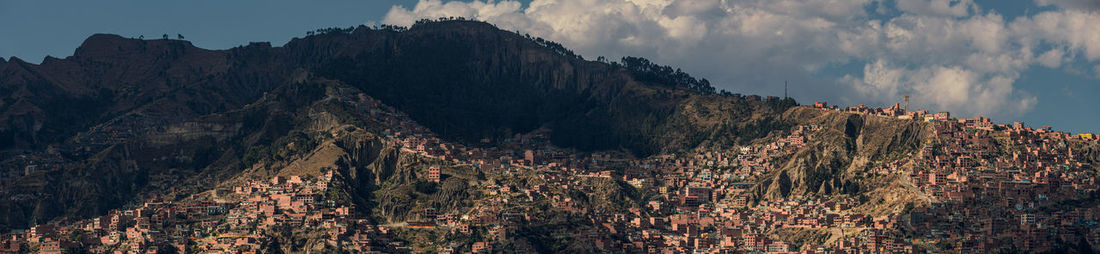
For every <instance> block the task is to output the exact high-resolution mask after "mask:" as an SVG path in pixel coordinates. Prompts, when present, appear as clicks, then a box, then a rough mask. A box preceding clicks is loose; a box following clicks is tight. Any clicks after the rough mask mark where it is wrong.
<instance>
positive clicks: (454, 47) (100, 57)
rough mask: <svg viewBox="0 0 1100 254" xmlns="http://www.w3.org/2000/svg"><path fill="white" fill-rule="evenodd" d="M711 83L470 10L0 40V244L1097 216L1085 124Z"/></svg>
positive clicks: (748, 243) (985, 223)
mask: <svg viewBox="0 0 1100 254" xmlns="http://www.w3.org/2000/svg"><path fill="white" fill-rule="evenodd" d="M714 90H715V89H714V87H711V86H710V84H709V81H706V80H705V79H696V78H694V77H691V76H690V75H687V74H684V73H682V72H679V71H673V68H671V67H668V66H659V65H656V64H653V63H650V62H649V61H648V60H645V59H640V58H624V59H622V60H621V61H618V62H608V61H602V60H601V61H588V60H585V59H583V58H581V57H579V56H577V55H575V54H573V53H572V52H571V51H569V50H568V49H565V48H563V47H561V45H559V44H557V43H553V42H549V41H545V40H543V39H541V38H531V37H529V36H525V35H520V34H517V33H513V32H508V31H503V30H500V29H497V28H496V27H494V26H492V25H490V24H487V23H483V22H474V21H464V20H445V21H422V22H417V24H416V25H414V26H412V27H409V28H398V27H388V26H387V27H381V28H368V27H364V26H361V27H358V28H349V29H338V28H337V29H322V30H318V31H316V32H310V33H309V36H307V37H304V38H295V39H292V40H291V41H290V42H288V43H287V44H286V45H283V46H278V47H272V46H271V45H269V44H266V43H253V44H250V45H247V46H241V47H236V48H232V49H227V50H205V49H200V48H196V47H194V46H193V45H191V44H190V43H189V42H187V41H182V40H139V39H126V38H122V37H119V36H114V35H102V34H100V35H94V36H92V37H89V38H88V39H87V40H86V41H85V42H84V43H83V44H82V45H81V46H80V47H79V48H78V49H77V50H76V52H75V53H74V55H73V56H70V57H66V58H64V59H57V58H48V59H46V60H45V61H43V63H42V64H40V65H35V64H29V63H26V62H24V61H22V60H19V59H15V58H13V59H11V60H10V61H0V96H4V97H2V98H0V232H7V231H9V230H23V229H27V230H28V231H27V232H26V233H19V234H12V235H14V236H15V237H14V238H9V237H4V239H5V240H3V241H2V242H0V252H5V251H12V252H19V251H20V250H42V249H43V248H52V247H51V246H53V245H52V244H54V243H56V244H57V245H59V246H68V247H64V248H68V250H71V251H88V250H96V251H104V252H107V251H127V250H129V251H153V250H156V251H168V252H172V251H176V250H184V249H187V250H192V251H200V252H201V251H218V250H220V251H228V250H233V251H246V250H247V251H259V252H265V253H272V252H326V251H334V252H341V251H347V250H349V249H354V250H376V251H382V252H445V251H446V250H448V249H449V250H454V251H464V250H475V249H481V250H486V249H487V250H492V251H503V252H539V253H560V252H570V253H581V252H618V251H625V252H646V251H672V252H690V251H691V250H718V249H722V250H736V251H746V252H753V251H764V250H768V249H772V248H776V249H788V250H792V251H794V250H820V251H822V252H828V251H846V250H862V251H865V252H914V251H926V250H927V251H943V250H956V249H959V250H962V249H964V248H965V249H967V250H992V249H997V248H1000V249H999V250H1028V251H1040V250H1045V251H1068V250H1069V249H1072V248H1076V249H1074V250H1075V251H1081V250H1086V249H1089V248H1091V247H1089V246H1090V245H1089V244H1090V241H1092V240H1089V239H1091V238H1089V237H1094V236H1095V235H1100V231H1098V230H1097V227H1096V223H1095V222H1096V220H1097V218H1095V215H1094V214H1100V213H1092V212H1093V211H1100V202H1097V199H1096V196H1097V195H1098V194H1097V191H1096V189H1097V184H1098V183H1097V181H1096V175H1097V174H1098V168H1097V166H1095V165H1097V164H1096V163H1097V161H1098V160H1100V152H1098V151H1100V145H1098V143H1097V142H1096V141H1095V140H1089V139H1084V138H1081V137H1076V136H1070V135H1068V134H1065V133H1059V132H1053V131H1050V130H1047V129H1032V128H1025V127H1023V126H1022V125H1020V126H1007V125H994V124H992V123H990V122H988V119H985V120H982V118H976V119H929V120H923V119H924V118H922V117H923V116H917V117H913V116H911V115H904V113H905V112H903V114H896V112H895V113H890V114H887V113H884V112H885V111H872V110H866V109H858V108H857V109H846V110H839V109H830V108H822V107H809V106H798V105H797V103H796V102H794V101H793V100H791V99H778V98H774V97H770V98H761V97H760V96H754V95H748V96H745V95H740V94H733V93H730V92H726V91H722V92H721V93H716V92H715V91H714ZM909 113H911V112H909ZM903 116H908V117H903ZM913 119H917V120H913ZM983 211H988V213H985V214H984V215H982V216H983V217H982V220H979V221H978V222H974V223H971V224H970V225H968V226H967V225H963V226H957V225H962V224H964V223H963V222H964V220H965V219H966V218H968V217H973V216H976V215H977V214H980V213H982V212H983ZM1090 216H1091V217H1090ZM1020 218H1024V219H1025V220H1024V222H1023V223H1008V222H1015V221H1019V220H1020ZM1027 218H1032V219H1034V220H1033V222H1032V223H1028V222H1027V220H1026V219H1027ZM104 221H112V222H111V223H110V224H108V225H104V224H107V223H103V222H104ZM1036 221H1037V222H1036ZM1090 223H1091V224H1090ZM1052 224H1058V225H1060V226H1059V227H1058V230H1057V231H1052V229H1051V227H1049V226H1044V225H1052ZM1050 232H1054V233H1050ZM5 236H8V235H5ZM1016 238H1020V239H1024V238H1026V239H1028V241H1023V242H1019V243H1013V241H1012V239H1016ZM1078 238H1079V239H1078ZM32 239H33V240H32ZM1080 239H1085V240H1080ZM1032 242H1035V243H1044V242H1045V243H1051V244H1049V245H1036V244H1031V243H1032ZM1024 243H1027V244H1028V245H1023V244H1024ZM994 244H999V245H998V246H1004V247H996V248H994V247H993V245H994ZM13 246H14V247H13ZM1081 246H1084V247H1081ZM1091 246H1100V245H1091ZM12 248H15V249H12ZM59 248H61V247H59Z"/></svg>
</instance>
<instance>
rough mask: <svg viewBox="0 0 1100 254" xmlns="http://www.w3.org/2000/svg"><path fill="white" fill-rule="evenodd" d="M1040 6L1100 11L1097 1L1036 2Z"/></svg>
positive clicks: (1055, 0)
mask: <svg viewBox="0 0 1100 254" xmlns="http://www.w3.org/2000/svg"><path fill="white" fill-rule="evenodd" d="M1035 4H1036V5H1039V6H1050V5H1056V6H1058V7H1061V8H1065V9H1086V10H1100V1H1096V0H1035Z"/></svg>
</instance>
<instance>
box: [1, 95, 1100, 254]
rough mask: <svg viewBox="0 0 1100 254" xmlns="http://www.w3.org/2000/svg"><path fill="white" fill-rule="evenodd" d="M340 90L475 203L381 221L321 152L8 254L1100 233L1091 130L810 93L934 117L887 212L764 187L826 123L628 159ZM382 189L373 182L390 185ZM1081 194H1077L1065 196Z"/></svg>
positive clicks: (20, 234) (823, 109)
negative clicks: (1086, 148) (451, 134)
mask: <svg viewBox="0 0 1100 254" xmlns="http://www.w3.org/2000/svg"><path fill="white" fill-rule="evenodd" d="M734 99H739V100H750V99H753V98H747V97H739V96H735V98H734ZM756 99H757V100H759V98H756ZM338 100H339V101H340V103H343V104H346V105H348V106H349V107H351V108H355V109H356V110H357V112H356V114H357V115H359V116H360V117H363V118H370V119H375V120H377V121H379V122H381V123H384V124H383V125H382V126H383V127H381V128H380V129H379V130H381V132H380V137H381V138H382V140H383V143H385V144H390V145H393V146H394V147H398V148H399V149H400V153H402V154H407V155H408V156H413V157H416V158H417V161H418V163H419V164H420V165H419V166H420V169H419V170H417V171H416V172H415V174H414V175H415V179H414V180H413V181H415V182H416V183H417V188H418V189H426V190H425V191H422V192H425V193H428V192H431V189H435V188H444V187H445V186H449V185H453V184H458V183H456V182H458V181H461V182H462V183H461V184H468V185H469V186H472V187H471V188H472V190H471V191H470V192H469V197H468V199H469V200H470V203H468V204H466V205H462V206H450V205H444V204H441V203H439V202H435V203H432V202H420V201H419V200H418V201H415V202H416V204H414V205H413V206H411V208H410V209H408V210H407V211H404V212H405V214H403V215H402V216H397V217H394V218H403V220H394V221H387V220H385V219H379V218H377V217H374V216H372V215H371V214H372V213H376V212H377V211H375V212H372V211H363V210H362V209H360V208H358V207H356V205H355V204H354V203H353V202H351V201H349V198H348V197H346V195H345V194H341V193H339V192H338V191H334V190H333V187H332V186H334V185H338V184H341V183H340V181H344V180H342V179H346V178H348V176H344V175H341V174H342V173H341V172H337V171H336V170H334V169H332V168H313V169H309V171H308V172H310V173H305V174H302V175H286V174H280V175H277V176H271V177H263V178H260V177H246V178H242V179H239V180H237V181H230V182H229V183H225V184H222V185H220V186H211V188H210V189H209V190H207V191H204V192H202V193H201V194H197V195H190V196H187V197H184V198H181V199H175V200H173V199H166V198H164V197H148V198H146V199H145V200H143V201H141V202H134V203H133V204H131V205H130V206H129V207H127V208H124V209H116V210H111V211H110V212H108V213H106V214H105V215H102V216H97V217H93V218H86V219H79V220H71V219H58V220H54V221H50V222H41V224H38V225H36V226H34V227H31V228H30V229H28V230H17V231H14V232H11V233H6V234H3V238H2V240H0V253H27V252H38V253H67V252H70V251H73V250H86V251H88V252H92V253H162V252H163V253H265V252H270V251H271V250H280V249H282V250H289V251H294V252H297V251H302V252H304V251H308V250H325V249H328V250H340V251H347V252H355V253H394V252H433V253H498V252H517V253H518V252H532V251H537V250H539V249H545V248H547V247H546V246H540V245H545V244H546V243H540V242H537V241H535V240H536V239H543V241H546V242H552V241H564V242H577V243H584V244H587V245H584V246H585V247H583V249H582V250H584V251H589V252H630V253H636V252H648V253H737V252H748V253H913V252H924V251H932V252H939V251H947V250H951V251H952V252H955V251H959V252H962V253H977V252H994V251H1002V250H1004V251H1011V250H1029V251H1035V252H1042V251H1056V250H1055V249H1053V248H1055V247H1056V246H1055V244H1054V243H1061V244H1062V245H1069V246H1100V224H1098V221H1100V202H1096V195H1097V194H1096V193H1097V188H1098V186H1100V183H1098V181H1097V175H1096V174H1095V171H1092V172H1091V173H1090V172H1089V171H1088V170H1087V169H1091V168H1094V167H1095V165H1089V164H1086V163H1084V162H1083V160H1082V159H1081V158H1080V157H1079V156H1080V155H1079V150H1077V149H1080V148H1078V147H1082V146H1080V145H1079V144H1081V143H1095V142H1097V140H1096V137H1095V136H1094V135H1092V134H1079V135H1071V134H1068V133H1064V132H1056V131H1052V130H1051V128H1049V127H1044V128H1038V129H1034V128H1028V127H1026V126H1025V125H1024V124H1023V123H1013V124H1009V125H1003V124H995V123H993V122H992V121H991V120H990V119H988V118H982V117H978V118H968V119H956V118H951V117H950V115H949V114H947V113H935V114H929V113H928V112H926V111H914V112H906V111H905V110H903V109H901V108H899V106H898V105H894V106H893V107H890V108H884V109H875V108H868V107H866V106H863V105H860V106H857V107H850V108H844V109H840V108H838V107H836V106H829V105H826V104H825V103H816V104H815V105H813V106H812V107H810V106H806V107H803V110H813V111H818V114H846V115H850V114H858V115H862V116H864V117H875V118H884V119H887V120H888V121H902V122H917V124H920V125H924V126H927V128H929V129H930V130H932V132H931V134H930V135H931V137H930V138H929V139H926V140H925V141H924V142H921V143H920V144H919V149H916V150H915V151H912V152H909V153H906V154H900V155H898V156H894V157H889V158H886V159H882V160H879V161H877V162H875V163H870V164H868V166H867V170H865V171H862V172H863V174H864V175H861V176H860V177H863V178H866V179H872V180H868V181H874V180H873V179H893V180H891V181H896V182H900V183H904V185H905V186H907V187H906V188H909V191H911V192H912V193H915V194H914V197H913V198H912V200H911V201H908V203H905V204H906V205H904V207H903V208H900V210H897V211H895V212H884V211H883V209H879V207H877V205H878V204H876V202H882V201H881V200H868V199H869V198H868V196H867V195H858V194H854V192H843V191H842V190H835V191H829V190H826V192H840V193H849V194H843V195H828V196H823V195H789V196H787V197H783V198H768V197H766V196H763V195H761V194H760V193H756V192H754V186H756V185H758V182H760V181H761V179H765V177H771V176H775V175H776V174H781V175H782V176H780V177H789V176H786V172H781V173H777V170H778V169H780V168H782V167H784V165H783V164H786V163H787V162H786V159H787V158H791V157H792V156H793V155H794V154H795V153H799V152H800V151H802V150H806V149H812V148H813V147H812V146H811V145H810V144H813V143H815V142H816V141H817V139H819V137H820V135H822V133H823V132H825V131H828V130H827V129H828V127H826V126H822V125H819V124H808V125H798V126H796V127H794V128H792V130H791V131H789V132H786V133H784V134H782V135H778V136H772V137H770V138H769V140H770V141H768V142H761V143H752V144H746V145H741V146H736V147H731V148H726V149H705V150H698V151H696V152H685V153H679V154H661V155H656V156H650V157H647V158H634V157H633V156H632V155H630V154H628V153H623V152H614V151H611V152H579V151H576V150H572V149H565V148H560V147H555V146H553V145H551V144H550V142H549V141H548V137H547V136H546V135H545V133H544V131H535V132H531V133H524V134H516V135H515V136H514V137H511V138H508V139H504V140H499V141H490V140H485V141H484V142H485V143H489V142H495V143H494V144H495V145H493V146H468V145H464V144H461V143H455V142H449V141H446V140H443V139H441V138H439V137H437V136H436V135H435V134H433V133H432V132H431V131H429V130H428V129H427V128H424V127H422V126H420V125H419V124H417V123H416V122H415V121H413V120H411V119H410V118H409V117H408V116H406V115H405V114H403V113H401V112H399V111H397V110H396V109H394V108H391V107H388V106H386V105H384V104H382V103H381V102H380V101H378V100H375V99H373V98H371V97H370V96H367V95H365V94H363V93H359V92H357V91H354V90H351V89H344V90H340V91H339V93H338ZM38 163H48V162H44V161H39V162H38ZM23 169H24V170H23V172H4V173H5V174H6V175H5V176H4V177H3V178H4V179H12V178H13V177H14V176H12V175H18V174H34V173H35V171H39V170H44V169H43V168H41V167H40V166H38V165H28V166H25V167H24V168H23ZM469 175H472V176H469ZM460 176H461V177H460ZM7 181H11V180H7ZM788 181H789V180H788ZM846 185H849V184H844V183H841V184H839V185H834V184H830V185H823V186H824V187H822V188H834V186H836V187H835V188H849V187H850V186H846ZM0 186H3V185H0ZM609 189H613V190H615V191H613V192H612V191H609ZM0 191H3V188H2V187H0ZM383 192H384V190H380V191H379V193H377V194H376V195H379V196H385V195H387V194H386V193H383ZM617 193H629V194H626V196H615V195H624V194H617ZM1090 198H1091V199H1090ZM594 199H602V200H594ZM1090 200H1091V201H1090ZM1074 202H1076V203H1077V204H1078V205H1076V206H1074V207H1073V208H1072V209H1063V208H1062V207H1064V206H1065V205H1066V203H1074ZM375 209H378V208H375ZM554 225H557V226H554ZM569 225H586V226H578V227H572V226H569ZM532 236H534V237H532ZM305 239H308V240H305ZM302 241H307V242H305V243H303V242H302ZM288 246H292V247H288ZM565 248H567V249H568V248H569V247H565ZM589 248H591V249H589ZM1092 248H1093V249H1094V250H1095V248H1096V247H1092Z"/></svg>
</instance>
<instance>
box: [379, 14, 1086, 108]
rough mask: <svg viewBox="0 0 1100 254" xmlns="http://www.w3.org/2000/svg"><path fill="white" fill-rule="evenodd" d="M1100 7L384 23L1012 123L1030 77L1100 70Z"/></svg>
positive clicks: (1025, 104) (810, 94) (731, 86)
mask: <svg viewBox="0 0 1100 254" xmlns="http://www.w3.org/2000/svg"><path fill="white" fill-rule="evenodd" d="M1093 3H1094V2H1093V1H1084V0H1036V5H1038V6H1055V8H1047V9H1052V10H1048V11H1044V12H1040V13H1035V14H1032V15H1029V16H1021V17H1009V18H1006V17H1004V16H1002V15H1000V14H998V13H996V12H994V11H989V10H983V9H982V8H981V7H980V6H978V5H977V4H976V3H974V2H973V1H972V0H906V1H879V0H798V1H795V0H744V1H732V0H534V1H532V2H531V3H530V4H528V5H527V6H524V5H523V4H521V3H519V2H515V1H507V0H505V1H487V2H486V1H476V0H475V1H470V2H458V1H452V2H442V1H439V0H421V1H420V2H419V3H417V4H416V5H415V6H414V7H413V8H412V9H409V8H407V7H404V6H394V7H393V8H392V9H391V10H390V11H389V12H388V13H387V15H386V16H385V18H384V20H383V21H382V22H383V23H387V24H394V25H403V26H407V25H411V24H412V23H413V22H415V21H416V20H418V19H421V18H436V17H467V18H474V19H478V20H483V21H487V22H490V23H493V24H496V25H497V26H499V27H501V28H502V29H505V30H512V31H521V32H523V33H529V34H531V35H533V36H539V37H543V38H547V39H550V40H553V41H558V42H561V43H562V44H563V45H565V46H566V47H569V48H571V49H573V50H574V51H575V52H577V53H579V54H581V55H584V56H588V57H589V58H594V57H595V56H607V57H609V58H610V59H617V58H619V57H622V56H642V57H646V58H649V59H651V60H654V61H655V62H657V63H661V64H668V65H673V66H676V67H682V68H683V69H684V70H685V71H687V72H689V73H693V74H696V76H700V77H705V78H708V79H710V80H712V81H715V82H712V83H714V84H715V85H716V86H717V87H718V88H719V89H726V90H730V91H734V92H743V93H757V94H770V95H777V94H782V85H781V84H782V83H783V82H784V80H789V81H790V82H791V84H792V89H791V91H792V96H794V97H796V98H797V99H799V100H802V101H814V100H829V101H832V102H839V103H843V104H849V105H850V104H859V103H866V104H872V105H884V104H892V103H893V102H896V101H898V100H900V98H901V97H902V95H904V94H911V95H912V98H913V99H912V106H913V107H914V108H926V109H931V110H943V111H951V112H953V113H955V114H957V115H969V116H972V115H984V116H993V117H1015V116H1019V115H1021V114H1024V113H1026V112H1028V111H1030V110H1031V109H1032V108H1034V106H1035V104H1036V103H1038V99H1037V98H1036V96H1034V95H1032V94H1029V93H1028V92H1026V91H1024V90H1022V89H1020V88H1019V87H1018V85H1017V84H1016V81H1017V80H1018V79H1020V76H1021V73H1023V72H1024V71H1026V70H1028V69H1030V68H1073V69H1074V70H1084V71H1078V72H1091V74H1089V75H1097V72H1100V64H1098V63H1097V60H1100V26H1097V25H1096V24H1100V13H1098V11H1097V9H1098V8H1095V7H1097V5H1096V4H1093Z"/></svg>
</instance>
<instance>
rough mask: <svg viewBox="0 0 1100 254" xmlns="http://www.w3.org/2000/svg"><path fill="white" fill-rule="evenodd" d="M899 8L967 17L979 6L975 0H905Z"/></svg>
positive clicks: (929, 13)
mask: <svg viewBox="0 0 1100 254" xmlns="http://www.w3.org/2000/svg"><path fill="white" fill-rule="evenodd" d="M896 3H897V6H898V9H900V10H901V11H904V12H908V13H913V14H918V15H936V16H951V17H965V16H968V15H970V10H971V9H974V8H976V7H977V5H976V4H974V1H973V0H903V1H897V2H896Z"/></svg>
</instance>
